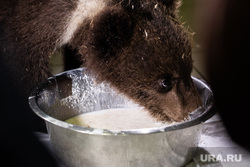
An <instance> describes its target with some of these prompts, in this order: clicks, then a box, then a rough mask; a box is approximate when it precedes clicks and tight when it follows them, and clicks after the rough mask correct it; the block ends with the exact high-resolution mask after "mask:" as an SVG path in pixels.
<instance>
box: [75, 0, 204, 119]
mask: <svg viewBox="0 0 250 167" xmlns="http://www.w3.org/2000/svg"><path fill="white" fill-rule="evenodd" d="M178 6H179V1H176V0H123V1H121V0H116V2H114V1H112V3H110V4H109V5H107V7H106V8H104V9H103V10H102V11H101V12H100V13H98V14H97V15H96V16H95V17H94V18H93V20H90V22H89V27H88V30H87V31H88V32H87V34H89V35H88V37H87V39H84V40H83V41H82V42H81V47H80V49H79V50H80V53H81V54H82V55H84V59H85V63H86V64H85V65H86V67H87V68H88V69H90V70H91V71H93V72H94V73H95V74H96V75H97V78H98V79H99V80H100V81H108V82H109V83H111V85H113V86H114V87H115V88H117V89H118V90H119V91H120V92H121V93H123V94H125V95H127V96H128V97H130V98H131V99H133V100H134V101H135V102H137V103H139V104H140V105H142V106H144V107H145V108H146V109H148V110H149V112H150V113H151V115H152V116H154V117H156V118H157V119H158V120H161V121H181V120H184V119H185V118H186V117H187V115H188V113H189V112H191V111H193V110H195V109H196V108H198V107H199V106H201V100H200V97H199V95H198V92H197V90H196V88H195V86H194V84H193V81H192V79H191V71H192V58H191V44H190V42H189V39H188V36H187V34H186V32H185V30H183V27H182V26H181V25H180V24H179V22H178V16H177V10H178ZM82 43H83V44H82Z"/></svg>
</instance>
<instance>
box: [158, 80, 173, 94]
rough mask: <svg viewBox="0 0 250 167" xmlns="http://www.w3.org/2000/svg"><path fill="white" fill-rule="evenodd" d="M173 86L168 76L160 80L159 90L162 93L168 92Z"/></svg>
mask: <svg viewBox="0 0 250 167" xmlns="http://www.w3.org/2000/svg"><path fill="white" fill-rule="evenodd" d="M172 87H173V82H172V80H171V79H170V78H168V77H167V78H164V79H161V80H160V91H161V92H163V93H166V92H169V91H170V90H171V89H172Z"/></svg>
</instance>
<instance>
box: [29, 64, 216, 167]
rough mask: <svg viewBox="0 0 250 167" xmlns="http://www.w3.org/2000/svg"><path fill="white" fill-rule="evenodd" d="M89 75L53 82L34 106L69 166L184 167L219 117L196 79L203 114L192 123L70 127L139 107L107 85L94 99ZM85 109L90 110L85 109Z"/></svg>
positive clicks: (80, 72) (75, 73) (79, 72)
mask: <svg viewBox="0 0 250 167" xmlns="http://www.w3.org/2000/svg"><path fill="white" fill-rule="evenodd" d="M84 72H85V71H84V69H83V68H81V69H76V70H72V71H68V72H65V73H61V74H58V75H57V76H55V77H52V78H49V79H48V81H46V82H45V83H42V84H41V85H39V86H38V87H37V88H35V89H34V90H33V92H32V93H31V95H30V97H29V102H30V107H31V108H32V109H33V111H34V112H35V113H36V114H37V115H38V116H40V117H41V118H43V119H44V120H45V121H46V125H47V129H48V133H49V135H50V141H51V144H52V147H53V149H54V151H55V153H56V155H57V157H58V158H59V159H60V160H61V161H62V162H63V163H64V164H65V165H66V166H69V167H80V166H81V167H85V166H86V167H118V166H119V167H162V166H164V167H168V166H169V167H173V166H176V167H178V166H183V165H185V164H187V163H188V162H189V161H190V160H191V159H192V157H193V155H194V154H195V152H196V151H197V150H196V146H197V145H198V142H199V137H200V132H201V129H202V122H204V121H206V120H207V119H209V118H210V117H211V116H212V115H214V109H213V108H214V106H213V105H214V104H213V94H212V92H211V90H210V88H209V87H208V86H207V85H206V84H205V83H204V82H202V81H201V80H198V79H196V78H193V80H194V82H195V85H196V86H197V89H198V90H199V93H200V96H201V98H202V101H203V109H201V108H200V109H197V110H196V111H194V112H192V114H191V115H190V117H191V118H190V120H187V121H185V122H182V123H178V124H175V125H169V126H165V127H160V128H148V129H136V130H135V129H134V130H133V129H132V130H126V131H109V130H103V129H93V128H88V127H80V126H76V125H72V124H68V123H66V122H64V120H66V119H68V118H71V117H73V116H76V115H79V114H81V113H84V112H91V111H95V110H98V109H105V108H116V107H130V106H131V105H134V104H132V103H130V102H127V100H126V99H125V100H124V99H123V97H120V96H119V95H117V94H116V93H115V92H113V91H112V90H111V89H110V88H108V86H107V85H104V87H101V88H100V89H101V90H102V91H100V92H99V93H98V94H95V95H93V96H92V95H91V96H90V95H89V94H91V93H92V92H91V91H96V90H97V89H98V88H97V89H95V87H93V85H91V84H90V83H92V84H93V83H94V82H92V81H86V79H89V78H86V77H84V76H85V73H84ZM79 80H80V81H79ZM79 85H80V86H79ZM78 86H79V87H78ZM87 87H91V89H87ZM86 92H87V93H86ZM97 92H98V91H97ZM103 94H104V95H105V96H102V95H103ZM75 95H77V96H75ZM72 97H73V98H72ZM85 97H87V98H85ZM96 97H106V98H96ZM79 99H80V100H79ZM107 99H108V100H107ZM83 104H84V105H85V107H83V108H82V107H80V106H79V105H83ZM86 106H87V107H86Z"/></svg>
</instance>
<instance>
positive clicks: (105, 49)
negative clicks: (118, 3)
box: [91, 7, 133, 58]
mask: <svg viewBox="0 0 250 167" xmlns="http://www.w3.org/2000/svg"><path fill="white" fill-rule="evenodd" d="M132 34H133V23H132V20H131V18H130V16H129V15H128V14H127V13H126V12H125V11H124V10H123V9H121V8H118V7H109V8H106V9H104V10H103V11H102V12H100V13H99V14H98V15H97V16H96V17H95V18H94V19H93V22H92V28H91V45H92V46H93V51H94V54H95V55H96V56H99V58H108V57H112V56H115V55H116V54H117V52H118V51H119V50H120V49H121V48H122V47H124V46H126V45H127V44H128V42H129V41H130V38H131V36H132Z"/></svg>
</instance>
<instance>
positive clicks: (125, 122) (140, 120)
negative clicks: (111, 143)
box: [66, 108, 169, 130]
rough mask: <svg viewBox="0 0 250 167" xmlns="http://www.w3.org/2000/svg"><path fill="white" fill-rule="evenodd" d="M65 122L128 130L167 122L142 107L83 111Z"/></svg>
mask: <svg viewBox="0 0 250 167" xmlns="http://www.w3.org/2000/svg"><path fill="white" fill-rule="evenodd" d="M66 122H68V123H71V124H75V125H79V126H84V127H91V128H97V129H108V130H129V129H143V128H155V127H161V126H165V125H169V124H168V123H162V122H158V121H157V120H156V119H154V118H153V117H152V116H150V114H149V113H148V112H147V111H145V110H143V109H142V108H116V109H107V110H100V111H94V112H90V113H84V114H82V115H79V116H76V117H73V118H70V119H68V120H66Z"/></svg>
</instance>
